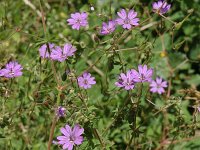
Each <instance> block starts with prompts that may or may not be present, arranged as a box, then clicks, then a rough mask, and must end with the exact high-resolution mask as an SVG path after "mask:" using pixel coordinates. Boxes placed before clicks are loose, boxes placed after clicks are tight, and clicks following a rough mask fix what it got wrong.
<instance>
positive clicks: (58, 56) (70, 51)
mask: <svg viewBox="0 0 200 150" xmlns="http://www.w3.org/2000/svg"><path fill="white" fill-rule="evenodd" d="M75 51H76V48H75V47H73V46H72V45H71V44H65V45H64V48H63V49H62V48H61V47H60V46H56V47H55V49H53V50H52V52H51V56H50V57H51V59H53V60H57V61H60V62H63V61H65V60H66V59H67V58H68V57H69V56H73V55H74V52H75Z"/></svg>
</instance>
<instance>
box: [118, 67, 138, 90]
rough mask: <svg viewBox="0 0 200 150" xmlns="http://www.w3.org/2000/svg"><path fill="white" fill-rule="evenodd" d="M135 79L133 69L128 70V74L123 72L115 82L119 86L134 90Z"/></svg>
mask: <svg viewBox="0 0 200 150" xmlns="http://www.w3.org/2000/svg"><path fill="white" fill-rule="evenodd" d="M134 83H135V82H134V81H133V76H132V74H131V71H128V72H127V73H126V74H124V73H121V74H120V75H119V80H118V81H117V82H116V83H115V85H116V86H117V87H121V88H124V89H125V90H132V89H133V88H134Z"/></svg>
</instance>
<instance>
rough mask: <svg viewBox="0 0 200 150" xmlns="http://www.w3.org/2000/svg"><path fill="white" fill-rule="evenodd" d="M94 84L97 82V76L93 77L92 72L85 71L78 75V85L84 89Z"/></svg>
mask: <svg viewBox="0 0 200 150" xmlns="http://www.w3.org/2000/svg"><path fill="white" fill-rule="evenodd" d="M93 84H96V81H95V78H94V77H91V74H90V73H87V72H85V73H83V75H82V76H80V77H78V85H79V87H82V88H84V89H89V88H91V87H92V86H91V85H93Z"/></svg>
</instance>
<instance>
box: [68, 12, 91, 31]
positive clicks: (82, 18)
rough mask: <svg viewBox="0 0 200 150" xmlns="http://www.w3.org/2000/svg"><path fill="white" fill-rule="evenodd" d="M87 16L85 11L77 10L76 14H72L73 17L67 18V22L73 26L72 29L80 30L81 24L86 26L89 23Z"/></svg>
mask: <svg viewBox="0 0 200 150" xmlns="http://www.w3.org/2000/svg"><path fill="white" fill-rule="evenodd" d="M87 17H88V14H87V13H85V12H82V13H79V12H76V13H74V14H71V18H70V19H67V22H68V25H71V26H72V29H76V30H79V29H80V27H81V26H82V27H85V26H87V25H88V21H87Z"/></svg>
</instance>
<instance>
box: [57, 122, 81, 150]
mask: <svg viewBox="0 0 200 150" xmlns="http://www.w3.org/2000/svg"><path fill="white" fill-rule="evenodd" d="M60 131H61V133H62V134H63V135H62V136H58V137H57V140H58V142H57V144H59V145H62V148H63V149H64V150H65V149H68V150H72V149H73V146H74V145H80V144H82V143H83V136H81V134H83V132H84V129H83V128H81V127H80V126H79V125H78V124H76V125H75V126H74V128H73V129H72V128H71V127H70V126H69V125H65V127H63V128H61V129H60Z"/></svg>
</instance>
